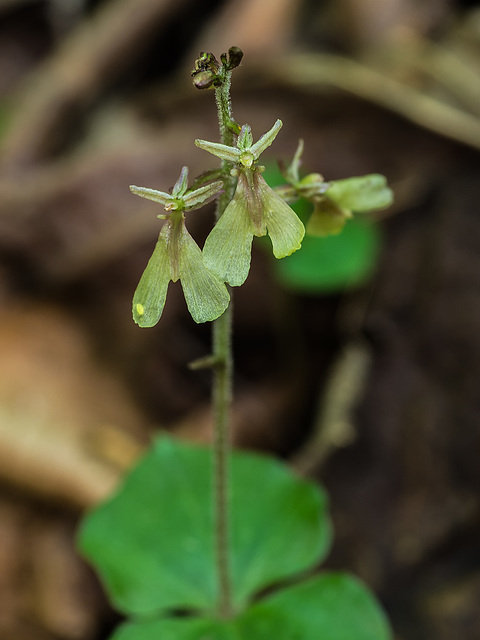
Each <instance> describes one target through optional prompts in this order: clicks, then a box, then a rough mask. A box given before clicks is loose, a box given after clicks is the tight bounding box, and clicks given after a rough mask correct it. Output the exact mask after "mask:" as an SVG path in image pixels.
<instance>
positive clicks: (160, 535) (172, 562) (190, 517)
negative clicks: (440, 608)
mask: <svg viewBox="0 0 480 640" xmlns="http://www.w3.org/2000/svg"><path fill="white" fill-rule="evenodd" d="M231 521H232V522H231V523H232V573H233V599H234V604H235V607H236V608H237V609H241V608H242V607H244V606H245V605H246V603H247V602H248V601H249V599H250V598H251V597H252V596H253V595H254V594H255V593H256V592H257V591H258V590H260V589H262V588H264V587H266V586H268V585H270V584H272V583H274V582H276V581H279V580H282V579H286V578H288V577H291V576H294V575H297V574H298V573H299V572H302V571H304V570H305V569H308V568H309V567H311V566H312V565H313V564H315V563H316V562H319V561H320V560H321V559H322V558H323V557H324V555H325V554H326V551H327V549H328V546H329V542H330V524H329V520H328V517H327V515H326V498H325V495H324V494H323V492H322V491H321V490H320V489H319V488H318V487H317V486H315V485H314V484H312V483H309V482H306V481H304V480H301V479H299V478H296V477H295V476H294V475H293V473H292V472H291V471H290V470H289V469H288V468H287V467H285V466H284V465H282V464H280V463H278V462H277V461H274V460H271V459H268V458H264V457H261V456H257V455H252V454H245V453H235V454H233V456H232V461H231ZM213 529H214V522H213V513H212V486H211V454H210V452H209V451H208V450H207V449H203V448H197V447H193V446H188V445H185V444H180V443H176V442H174V441H172V440H169V439H167V438H162V439H159V440H158V441H157V442H156V443H155V446H154V447H153V449H152V451H151V452H150V453H148V454H147V455H146V456H145V457H144V458H143V460H142V461H141V462H140V463H139V465H138V466H137V467H136V468H135V469H134V470H133V471H132V472H131V473H130V474H129V475H128V476H127V478H126V479H125V482H124V485H123V487H122V488H121V490H120V491H119V492H118V494H117V495H115V496H113V497H112V498H111V499H110V500H109V501H107V502H106V503H104V504H103V505H101V506H100V507H98V508H97V509H96V510H94V511H93V512H92V513H91V514H90V515H89V516H88V517H87V518H86V520H85V521H84V523H83V526H82V529H81V532H80V539H79V543H80V547H81V550H82V551H83V553H84V554H85V556H86V557H87V558H89V559H90V560H91V561H92V562H93V563H94V564H95V565H96V567H97V569H98V570H99V573H100V574H101V576H102V579H103V581H104V583H105V585H106V587H107V589H108V591H109V592H110V595H111V598H112V601H113V603H114V604H115V606H116V607H117V608H118V609H119V610H121V611H123V612H126V613H130V614H135V615H140V616H152V615H155V614H160V613H161V612H162V611H163V612H165V611H166V610H168V609H178V608H182V609H185V608H186V609H194V610H195V609H197V610H198V609H200V610H204V611H210V610H212V609H213V608H214V605H215V602H216V577H215V571H214V567H215V562H214V557H213V539H212V531H213Z"/></svg>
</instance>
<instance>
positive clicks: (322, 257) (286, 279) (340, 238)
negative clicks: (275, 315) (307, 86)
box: [274, 218, 380, 293]
mask: <svg viewBox="0 0 480 640" xmlns="http://www.w3.org/2000/svg"><path fill="white" fill-rule="evenodd" d="M379 246H380V237H379V232H378V229H377V227H376V226H374V225H373V224H369V223H367V222H365V221H363V220H359V219H355V218H354V219H353V220H348V221H347V223H346V224H345V226H344V228H343V231H342V233H340V234H339V235H331V236H328V237H326V238H321V237H314V236H310V235H306V236H305V238H304V239H303V243H302V248H301V249H300V250H299V251H297V252H296V253H294V254H292V255H291V256H289V257H288V258H285V259H284V260H279V261H275V263H274V268H275V273H276V275H277V277H278V279H279V280H280V282H281V283H282V284H284V285H285V286H286V287H288V288H289V289H293V290H295V291H300V292H303V293H324V292H333V291H338V290H341V289H343V288H345V287H354V286H357V285H359V284H362V283H363V282H365V281H366V280H367V279H368V277H369V276H370V275H371V274H372V272H373V270H374V268H375V265H376V262H377V257H378V253H379Z"/></svg>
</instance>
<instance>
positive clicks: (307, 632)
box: [111, 573, 392, 640]
mask: <svg viewBox="0 0 480 640" xmlns="http://www.w3.org/2000/svg"><path fill="white" fill-rule="evenodd" d="M391 637H392V636H391V631H390V628H389V625H388V622H387V620H386V617H385V615H384V613H383V612H382V610H381V608H380V606H379V605H378V603H377V602H376V600H375V598H374V597H373V595H372V594H371V593H370V592H369V591H368V589H367V588H366V587H365V586H364V585H363V584H362V583H361V582H360V581H359V580H357V579H355V578H353V577H352V576H349V575H346V574H342V573H325V574H321V575H319V576H316V577H314V578H311V579H309V580H308V581H305V582H303V583H299V584H295V585H293V586H290V587H287V588H285V589H282V590H280V591H278V592H277V593H275V594H274V595H272V596H269V597H267V598H265V599H264V600H261V601H260V602H259V603H258V604H256V605H254V606H253V607H252V608H250V609H248V610H246V611H245V612H243V613H242V614H240V615H239V616H238V617H237V618H236V619H234V620H228V621H216V620H212V619H203V618H181V619H172V618H171V619H163V620H156V621H148V622H140V623H133V624H126V625H124V626H122V627H120V629H119V630H118V631H117V632H116V633H115V634H114V636H113V637H112V638H111V640H158V639H159V638H161V639H162V640H170V639H171V640H207V639H208V640H277V639H278V640H320V639H321V640H390V639H391Z"/></svg>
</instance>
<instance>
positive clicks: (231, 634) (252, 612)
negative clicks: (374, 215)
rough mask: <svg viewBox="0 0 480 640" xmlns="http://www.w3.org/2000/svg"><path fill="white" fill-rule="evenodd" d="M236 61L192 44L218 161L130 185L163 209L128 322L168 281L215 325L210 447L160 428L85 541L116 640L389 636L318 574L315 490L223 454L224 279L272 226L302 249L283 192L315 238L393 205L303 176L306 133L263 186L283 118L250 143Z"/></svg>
mask: <svg viewBox="0 0 480 640" xmlns="http://www.w3.org/2000/svg"><path fill="white" fill-rule="evenodd" d="M242 57H243V54H242V52H241V51H240V49H238V47H232V48H231V49H230V50H229V51H228V54H222V55H221V57H220V61H218V60H217V59H216V58H215V56H214V55H213V54H211V53H202V54H200V56H199V58H198V59H197V60H196V62H195V68H194V70H193V72H192V76H193V78H194V84H195V86H196V87H197V88H199V89H202V90H203V89H210V88H211V89H213V90H214V92H215V97H216V102H217V107H218V114H219V125H220V138H221V140H220V142H208V141H205V140H196V141H195V144H196V145H197V146H198V147H199V148H201V149H203V150H205V151H207V152H209V153H210V154H213V155H214V156H216V157H218V158H219V159H221V161H222V162H221V167H220V169H213V170H210V171H206V172H204V173H202V175H201V176H199V177H198V178H197V179H195V180H194V182H193V185H192V186H191V187H189V186H188V168H187V167H183V169H182V170H181V173H180V177H179V178H178V180H177V182H176V184H175V185H174V187H173V188H172V190H171V192H165V191H156V190H154V189H150V188H145V187H137V186H131V187H130V189H131V191H132V192H133V193H134V194H136V195H138V196H140V197H143V198H148V199H150V200H153V201H154V202H157V203H158V204H160V205H161V206H162V207H163V212H162V213H160V214H159V215H158V217H159V218H160V219H161V220H163V221H164V222H163V226H162V228H161V230H160V233H159V237H158V241H157V243H156V246H155V249H154V251H153V254H152V257H151V258H150V260H149V262H148V265H147V267H146V269H145V271H144V273H143V275H142V277H141V279H140V282H139V284H138V287H137V289H136V291H135V294H134V297H133V319H134V321H135V322H136V323H137V324H138V325H139V326H140V327H152V326H154V325H155V324H157V322H158V321H159V320H160V318H161V315H162V312H163V309H164V306H165V301H166V296H167V289H168V286H169V283H170V281H173V282H176V281H178V280H179V281H180V282H181V285H182V288H183V291H184V295H185V300H186V303H187V307H188V309H189V311H190V314H191V316H192V318H193V320H194V321H195V322H208V321H213V354H212V356H211V357H207V358H204V359H202V360H201V361H198V362H196V363H193V368H199V367H203V366H209V367H211V368H212V370H213V408H214V428H213V438H212V440H213V442H212V449H211V451H210V450H208V449H202V448H197V447H193V446H191V445H186V444H180V443H177V442H174V441H172V440H170V439H167V438H160V439H158V441H157V442H156V443H155V444H154V446H153V448H152V450H151V451H150V452H148V453H147V454H146V455H145V457H144V458H143V459H142V460H141V461H140V462H139V463H138V464H137V465H136V467H135V468H134V469H133V470H132V471H131V472H130V473H129V474H128V475H127V477H126V478H125V480H124V483H123V486H122V487H121V488H120V489H119V491H118V492H117V493H116V495H114V496H112V497H111V498H110V499H109V500H108V501H107V502H106V503H104V504H102V505H100V506H98V507H97V508H96V509H95V510H94V511H93V512H92V513H91V514H89V515H88V517H87V518H86V519H85V521H84V522H83V525H82V528H81V532H80V547H81V549H82V551H83V553H84V555H85V556H86V557H87V558H89V559H90V560H91V561H92V562H93V563H94V564H95V565H96V567H97V568H98V571H99V573H100V576H101V578H102V580H103V582H104V584H105V586H106V588H107V590H108V591H109V593H110V595H111V598H112V602H113V604H114V605H115V606H116V608H117V609H118V610H119V611H121V612H122V613H124V614H125V615H126V616H128V617H130V621H127V622H126V623H124V624H123V625H121V626H120V627H119V628H118V629H117V630H116V631H115V632H114V633H113V636H112V640H113V639H114V640H158V639H159V638H161V639H162V640H270V639H273V638H275V639H278V640H318V639H319V638H322V639H323V640H337V639H341V640H388V639H389V638H390V637H391V636H390V630H389V626H388V623H387V621H386V618H385V616H384V614H383V612H382V610H381V609H380V607H379V605H378V604H377V603H376V601H375V599H374V597H373V596H372V595H371V594H370V593H369V591H368V589H367V588H366V587H365V586H364V585H363V584H362V583H361V582H360V581H358V580H356V579H355V578H353V577H351V576H349V575H348V574H344V573H336V572H322V573H318V572H316V571H314V569H315V567H317V566H318V564H319V562H320V561H321V560H322V559H323V558H324V557H325V555H326V553H327V551H328V548H329V544H330V541H331V525H330V521H329V518H328V513H327V501H326V496H325V493H324V492H323V490H322V489H321V487H319V486H318V485H317V484H315V483H312V482H309V481H307V480H305V479H302V478H298V477H296V476H295V474H294V473H293V472H292V471H291V470H290V469H288V468H287V467H286V466H285V465H283V464H280V463H279V462H277V461H274V460H271V459H269V458H268V457H262V456H258V455H253V454H246V453H240V452H233V451H232V450H231V445H230V424H229V415H230V405H231V389H232V370H233V365H232V356H231V306H230V304H229V302H230V296H231V291H232V290H231V289H230V287H237V286H240V285H242V284H243V283H244V282H245V280H246V279H247V277H248V273H249V270H250V262H251V250H252V242H253V238H254V237H255V236H257V237H261V236H265V235H267V234H268V236H269V237H270V240H271V243H272V248H273V254H274V256H275V258H277V259H281V258H284V257H286V256H288V255H290V254H292V253H293V252H295V251H298V250H301V245H302V240H303V238H304V235H305V226H304V223H303V222H302V220H300V218H299V217H298V216H297V214H296V213H295V212H294V211H293V209H292V208H291V207H290V206H289V205H290V203H293V202H294V201H295V200H297V199H299V198H305V199H307V200H310V202H311V203H312V207H313V211H312V214H311V216H310V219H309V220H308V221H307V222H306V232H307V233H312V234H317V235H320V236H324V235H328V234H332V233H339V232H340V231H341V230H342V228H343V226H344V225H345V223H346V221H347V220H348V218H349V217H351V216H352V212H365V211H371V210H375V209H380V208H383V207H386V206H388V205H389V204H390V203H391V201H392V194H391V191H390V189H389V188H388V186H387V185H386V181H385V178H384V177H383V176H380V175H377V174H374V175H370V176H363V177H357V178H349V179H346V180H338V181H331V182H326V181H325V180H324V178H323V177H322V176H321V175H320V174H318V173H313V174H309V175H306V176H302V175H301V173H300V166H301V155H302V151H303V142H302V141H300V143H299V146H298V148H297V151H296V153H295V155H294V157H293V160H292V162H291V164H290V165H289V166H288V167H282V172H283V176H284V178H285V185H283V186H281V187H278V188H276V189H272V188H271V187H270V186H269V185H268V184H267V182H266V181H265V179H264V178H263V176H262V172H263V170H264V167H263V166H262V165H261V164H259V162H260V156H261V154H262V153H263V152H265V151H266V150H267V149H268V148H269V147H270V145H272V143H273V142H274V140H275V138H276V136H277V134H278V133H279V131H280V129H281V127H282V122H281V121H280V120H276V122H275V123H274V125H273V126H272V128H271V129H270V130H269V131H268V132H267V133H265V134H264V135H263V136H261V137H260V138H259V139H258V140H257V142H253V135H252V131H251V128H250V126H249V125H248V124H243V125H240V124H238V123H237V122H236V121H235V120H234V119H233V116H232V110H231V103H230V82H231V75H232V71H233V70H234V69H235V68H236V67H238V65H239V64H240V62H241V60H242ZM213 199H216V223H215V225H214V226H213V228H212V230H211V232H210V234H209V235H208V237H207V239H206V241H205V245H204V247H203V250H201V249H200V248H199V247H198V245H197V244H196V242H195V240H194V239H193V238H192V236H191V235H190V234H189V232H188V231H187V228H186V214H187V213H188V214H189V212H191V211H194V210H197V209H199V208H200V207H202V206H203V205H204V204H206V203H208V202H210V201H211V200H213ZM227 285H228V286H227ZM267 587H268V588H269V591H268V592H267V595H265V593H266V592H265V589H266V588H267Z"/></svg>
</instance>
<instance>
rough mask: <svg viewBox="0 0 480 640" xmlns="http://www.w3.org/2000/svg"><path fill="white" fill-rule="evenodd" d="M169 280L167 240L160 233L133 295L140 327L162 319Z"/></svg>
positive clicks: (135, 316)
mask: <svg viewBox="0 0 480 640" xmlns="http://www.w3.org/2000/svg"><path fill="white" fill-rule="evenodd" d="M169 282H170V266H169V257H168V247H167V241H166V239H165V237H164V235H162V233H160V236H159V237H158V242H157V244H156V246H155V249H154V251H153V254H152V257H151V258H150V260H149V261H148V264H147V267H146V269H145V271H144V272H143V275H142V277H141V278H140V282H139V283H138V286H137V289H136V291H135V294H134V296H133V305H132V312H133V319H134V320H135V322H136V323H137V324H138V325H139V326H140V327H153V326H154V325H156V324H157V322H158V321H159V320H160V316H161V315H162V312H163V307H164V306H165V299H166V297H167V289H168V284H169Z"/></svg>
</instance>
